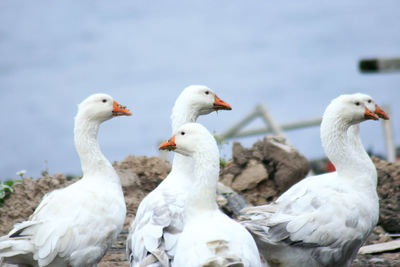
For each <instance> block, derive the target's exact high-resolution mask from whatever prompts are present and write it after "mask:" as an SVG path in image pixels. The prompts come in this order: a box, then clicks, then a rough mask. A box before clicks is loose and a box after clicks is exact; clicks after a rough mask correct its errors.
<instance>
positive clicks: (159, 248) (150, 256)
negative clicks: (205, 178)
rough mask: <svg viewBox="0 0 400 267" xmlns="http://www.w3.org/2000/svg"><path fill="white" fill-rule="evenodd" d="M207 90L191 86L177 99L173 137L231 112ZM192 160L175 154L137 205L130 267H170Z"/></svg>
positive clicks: (129, 248) (129, 243)
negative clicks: (210, 116) (169, 166)
mask: <svg viewBox="0 0 400 267" xmlns="http://www.w3.org/2000/svg"><path fill="white" fill-rule="evenodd" d="M230 109H231V107H230V106H229V104H227V103H225V102H224V101H222V100H221V99H220V98H219V97H218V96H217V95H216V94H215V93H214V92H213V91H212V90H211V89H210V88H208V87H206V86H200V85H192V86H189V87H187V88H185V89H184V90H183V91H182V93H181V94H180V95H179V97H178V98H177V100H176V102H175V105H174V107H173V110H172V115H171V120H172V133H175V132H176V130H177V129H178V128H179V127H180V126H182V125H183V124H185V123H187V122H194V121H196V120H197V118H198V117H199V116H200V115H205V114H209V113H211V112H213V111H216V110H230ZM192 171H193V162H192V159H191V158H188V157H184V156H182V155H179V154H176V155H175V156H174V160H173V163H172V170H171V172H170V173H169V174H168V176H167V177H166V178H165V179H164V181H163V182H162V183H161V184H160V185H159V186H158V187H157V188H156V189H154V190H153V191H152V192H150V193H149V194H148V195H147V196H146V197H145V198H144V199H143V200H142V202H141V203H140V205H139V207H138V210H137V213H136V218H135V220H134V221H132V224H131V227H130V231H129V235H128V239H127V244H126V246H127V247H126V249H127V256H128V259H129V261H130V264H131V266H132V267H133V266H148V265H151V264H152V265H151V266H169V265H170V260H171V258H172V257H173V255H174V251H175V248H176V242H177V239H178V237H179V234H180V232H181V231H182V229H183V208H184V203H185V198H186V192H187V191H188V190H189V189H190V188H191V186H192V183H191V181H189V180H188V179H187V177H190V176H191V175H192Z"/></svg>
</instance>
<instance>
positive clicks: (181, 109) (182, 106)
mask: <svg viewBox="0 0 400 267" xmlns="http://www.w3.org/2000/svg"><path fill="white" fill-rule="evenodd" d="M198 117H199V114H198V113H197V112H195V111H194V110H193V109H191V108H190V107H189V106H188V105H187V104H186V103H185V102H184V101H181V100H180V99H178V100H177V101H176V102H175V105H174V107H173V109H172V115H171V121H172V134H175V132H176V131H177V130H178V129H179V128H180V127H181V126H182V125H184V124H185V123H188V122H196V120H197V118H198ZM192 171H193V160H192V158H191V157H185V156H183V155H181V154H178V153H174V159H173V162H172V169H171V174H172V175H170V177H173V178H174V179H179V178H184V179H183V180H182V179H180V181H179V182H180V183H181V184H189V183H190V182H189V181H187V179H186V178H187V177H188V176H190V175H191V173H192ZM177 172H179V173H180V174H181V175H174V174H175V173H177Z"/></svg>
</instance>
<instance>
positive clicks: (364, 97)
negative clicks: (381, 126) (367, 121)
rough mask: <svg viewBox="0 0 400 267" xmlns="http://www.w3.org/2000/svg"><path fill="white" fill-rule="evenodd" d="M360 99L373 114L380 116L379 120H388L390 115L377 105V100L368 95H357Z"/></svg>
mask: <svg viewBox="0 0 400 267" xmlns="http://www.w3.org/2000/svg"><path fill="white" fill-rule="evenodd" d="M357 95H359V97H360V98H361V99H362V101H363V102H364V104H365V106H366V107H367V108H368V109H369V110H370V111H372V112H374V113H375V114H376V115H378V117H379V118H381V119H384V120H388V119H389V115H388V114H387V113H386V112H385V111H384V110H383V109H382V108H381V107H380V106H378V104H376V103H375V100H374V99H373V98H372V97H370V96H369V95H366V94H360V93H359V94H357Z"/></svg>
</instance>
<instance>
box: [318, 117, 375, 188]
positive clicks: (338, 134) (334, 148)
mask: <svg viewBox="0 0 400 267" xmlns="http://www.w3.org/2000/svg"><path fill="white" fill-rule="evenodd" d="M349 128H350V129H349ZM321 141H322V146H323V147H324V150H325V153H326V155H327V157H328V158H329V160H330V161H331V162H332V163H333V165H334V166H335V168H336V171H337V173H338V175H339V177H346V179H350V180H354V181H356V182H357V183H359V185H365V186H367V187H369V188H372V187H373V188H374V190H375V189H376V183H377V177H376V169H375V166H374V164H373V163H372V161H371V159H370V158H369V156H368V154H367V152H366V151H365V149H364V147H363V145H362V143H361V139H360V135H359V125H358V124H356V125H351V124H349V123H348V122H347V121H344V120H341V119H340V118H338V117H337V116H335V115H333V116H329V115H327V116H325V115H324V119H323V121H322V123H321Z"/></svg>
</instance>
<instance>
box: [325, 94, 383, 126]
mask: <svg viewBox="0 0 400 267" xmlns="http://www.w3.org/2000/svg"><path fill="white" fill-rule="evenodd" d="M365 97H366V95H364V94H359V93H357V94H351V95H341V96H339V97H337V98H335V99H334V100H332V102H331V103H330V104H329V105H328V107H327V108H326V110H325V113H324V117H326V118H327V117H335V118H338V119H340V120H341V121H343V122H345V123H346V124H348V125H353V124H357V123H360V122H362V121H365V120H378V119H379V117H378V115H377V114H375V110H374V111H372V110H371V109H370V108H371V107H375V106H374V105H372V103H371V104H370V105H367V103H368V101H367V102H365V99H366V98H365ZM368 106H370V108H368Z"/></svg>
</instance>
